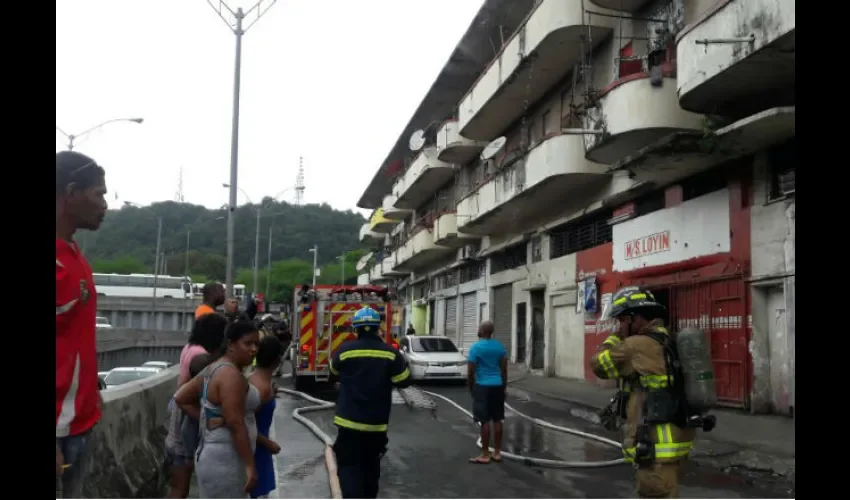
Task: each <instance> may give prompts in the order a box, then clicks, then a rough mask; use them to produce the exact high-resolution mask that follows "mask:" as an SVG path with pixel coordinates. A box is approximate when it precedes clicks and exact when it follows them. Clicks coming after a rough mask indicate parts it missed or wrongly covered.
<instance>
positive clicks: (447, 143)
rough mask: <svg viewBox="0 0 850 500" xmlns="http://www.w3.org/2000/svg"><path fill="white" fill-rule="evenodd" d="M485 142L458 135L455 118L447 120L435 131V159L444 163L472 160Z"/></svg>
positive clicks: (462, 163) (460, 162)
mask: <svg viewBox="0 0 850 500" xmlns="http://www.w3.org/2000/svg"><path fill="white" fill-rule="evenodd" d="M486 145H487V144H486V143H483V142H481V141H473V140H471V139H467V138H466V137H464V136H462V135H460V127H459V126H458V123H457V120H449V121H447V122H446V123H444V124H443V126H442V127H440V130H438V131H437V151H439V152H438V153H437V159H439V160H441V161H444V162H446V163H456V164H458V165H464V164H466V163H469V162H470V161H472V160H473V159H474V158H475V157H476V156H478V154H479V153H481V150H482V149H484V146H486Z"/></svg>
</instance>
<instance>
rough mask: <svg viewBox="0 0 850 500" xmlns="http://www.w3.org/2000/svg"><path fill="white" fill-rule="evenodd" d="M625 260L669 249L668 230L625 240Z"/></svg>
mask: <svg viewBox="0 0 850 500" xmlns="http://www.w3.org/2000/svg"><path fill="white" fill-rule="evenodd" d="M625 247H626V248H625V252H624V253H625V258H626V260H630V259H636V258H638V257H643V256H645V255H652V254H654V253H661V252H669V251H670V231H664V232H661V233H655V234H650V235H649V236H644V237H642V238H636V239H633V240H629V241H626V242H625Z"/></svg>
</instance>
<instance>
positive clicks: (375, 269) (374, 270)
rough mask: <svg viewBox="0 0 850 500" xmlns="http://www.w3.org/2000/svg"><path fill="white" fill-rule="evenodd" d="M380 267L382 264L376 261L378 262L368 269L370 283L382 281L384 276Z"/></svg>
mask: <svg viewBox="0 0 850 500" xmlns="http://www.w3.org/2000/svg"><path fill="white" fill-rule="evenodd" d="M381 265H382V262H381V261H378V262H375V265H373V266H372V267H371V268H369V281H370V282H371V283H375V282H377V281H381V280H382V279H383V277H384V275H383V273H382V272H381Z"/></svg>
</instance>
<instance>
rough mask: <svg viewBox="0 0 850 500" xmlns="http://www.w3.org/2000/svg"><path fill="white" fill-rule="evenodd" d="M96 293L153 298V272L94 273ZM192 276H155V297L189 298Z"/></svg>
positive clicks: (110, 295) (111, 295)
mask: <svg viewBox="0 0 850 500" xmlns="http://www.w3.org/2000/svg"><path fill="white" fill-rule="evenodd" d="M94 284H95V286H96V287H97V294H98V295H100V296H107V297H149V298H153V290H154V275H153V274H101V273H94ZM191 289H192V278H190V277H188V276H166V275H162V274H160V275H158V276H157V277H156V296H157V298H163V299H165V298H170V299H186V298H190V297H191V294H190V290H191Z"/></svg>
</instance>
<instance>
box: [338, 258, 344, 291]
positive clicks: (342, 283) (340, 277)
mask: <svg viewBox="0 0 850 500" xmlns="http://www.w3.org/2000/svg"><path fill="white" fill-rule="evenodd" d="M339 262H340V263H341V265H342V267H341V268H340V272H339V284H340V285H343V286H345V252H342V255H340V256H339Z"/></svg>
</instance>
